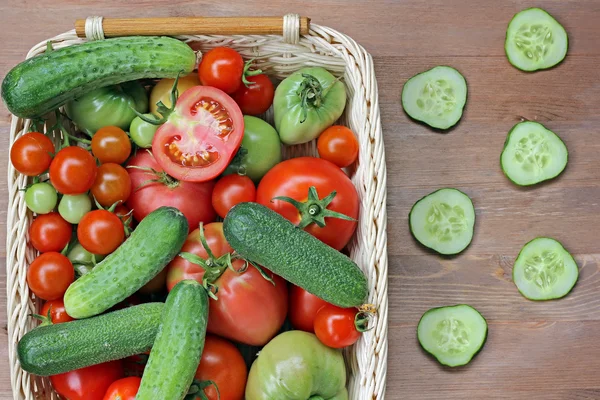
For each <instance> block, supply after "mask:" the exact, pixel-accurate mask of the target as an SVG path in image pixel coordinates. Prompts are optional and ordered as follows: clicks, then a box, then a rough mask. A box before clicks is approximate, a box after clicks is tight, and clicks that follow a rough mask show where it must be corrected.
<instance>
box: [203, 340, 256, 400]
mask: <svg viewBox="0 0 600 400" xmlns="http://www.w3.org/2000/svg"><path fill="white" fill-rule="evenodd" d="M247 378H248V370H247V369H246V364H245V363H244V358H243V357H242V354H241V353H240V351H239V350H238V349H237V347H235V346H234V345H233V344H232V343H230V342H228V341H227V340H225V339H222V338H220V337H218V336H213V335H207V336H206V341H205V343H204V350H203V351H202V359H200V365H199V366H198V369H197V370H196V376H195V379H196V380H197V381H200V382H202V381H213V382H214V383H215V384H216V385H217V387H218V388H219V395H220V397H219V395H217V391H216V389H215V387H214V386H213V385H210V386H207V387H206V388H205V389H204V393H205V394H206V396H207V397H208V400H218V399H219V400H243V398H244V391H245V388H246V379H247Z"/></svg>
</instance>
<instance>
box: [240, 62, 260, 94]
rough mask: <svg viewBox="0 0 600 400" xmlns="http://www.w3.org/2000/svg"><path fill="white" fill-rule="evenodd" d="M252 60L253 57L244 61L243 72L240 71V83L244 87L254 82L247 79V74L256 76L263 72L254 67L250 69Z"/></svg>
mask: <svg viewBox="0 0 600 400" xmlns="http://www.w3.org/2000/svg"><path fill="white" fill-rule="evenodd" d="M254 60H255V58H253V59H251V60H248V61H246V63H245V64H244V72H243V73H242V83H243V84H244V86H246V87H250V86H252V85H253V84H254V82H251V81H249V80H248V77H249V76H256V75H260V74H262V73H263V72H262V70H261V69H254V70H252V71H250V68H251V67H252V63H253V62H254Z"/></svg>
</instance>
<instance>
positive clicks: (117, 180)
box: [91, 163, 131, 207]
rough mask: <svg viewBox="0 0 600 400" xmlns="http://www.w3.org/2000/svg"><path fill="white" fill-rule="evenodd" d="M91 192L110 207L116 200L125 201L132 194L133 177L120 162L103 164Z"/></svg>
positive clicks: (101, 202)
mask: <svg viewBox="0 0 600 400" xmlns="http://www.w3.org/2000/svg"><path fill="white" fill-rule="evenodd" d="M91 192H92V195H93V196H94V197H95V198H96V200H97V201H98V203H100V205H101V206H103V207H110V206H112V205H113V204H115V203H116V202H121V203H124V202H125V201H127V199H128V198H129V195H130V194H131V179H129V174H128V173H127V170H126V169H125V168H123V167H121V166H120V165H119V164H113V163H107V164H102V165H101V166H100V167H99V168H98V175H96V180H95V181H94V185H93V186H92V188H91Z"/></svg>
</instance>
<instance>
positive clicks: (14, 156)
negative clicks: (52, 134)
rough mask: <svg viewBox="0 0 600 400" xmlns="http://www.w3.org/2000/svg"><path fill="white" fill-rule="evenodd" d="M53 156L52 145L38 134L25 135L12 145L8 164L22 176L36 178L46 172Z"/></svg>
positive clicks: (46, 138) (47, 139) (45, 137)
mask: <svg viewBox="0 0 600 400" xmlns="http://www.w3.org/2000/svg"><path fill="white" fill-rule="evenodd" d="M53 155H54V144H53V143H52V140H50V138H49V137H48V136H46V135H44V134H42V133H39V132H30V133H26V134H24V135H23V136H21V137H20V138H18V139H17V140H15V142H14V143H13V145H12V147H11V149H10V162H11V163H12V165H13V167H15V169H16V170H17V171H19V172H20V173H22V174H23V175H27V176H36V175H40V174H41V173H43V172H45V171H46V170H48V167H49V166H50V163H51V162H52V156H53Z"/></svg>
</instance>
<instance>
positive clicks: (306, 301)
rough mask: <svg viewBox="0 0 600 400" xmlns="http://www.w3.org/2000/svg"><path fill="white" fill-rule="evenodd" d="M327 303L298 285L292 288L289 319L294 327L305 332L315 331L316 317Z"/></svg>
mask: <svg viewBox="0 0 600 400" xmlns="http://www.w3.org/2000/svg"><path fill="white" fill-rule="evenodd" d="M327 304H329V303H327V302H326V301H325V300H322V299H320V298H318V297H317V296H315V295H314V294H310V293H308V292H307V291H306V290H304V289H302V288H301V287H298V286H296V285H291V288H290V312H289V315H288V316H289V319H290V322H291V323H292V325H293V326H294V328H296V329H299V330H301V331H305V332H311V333H314V332H315V317H316V316H317V312H319V310H320V309H321V308H323V307H324V306H326V305H327Z"/></svg>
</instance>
